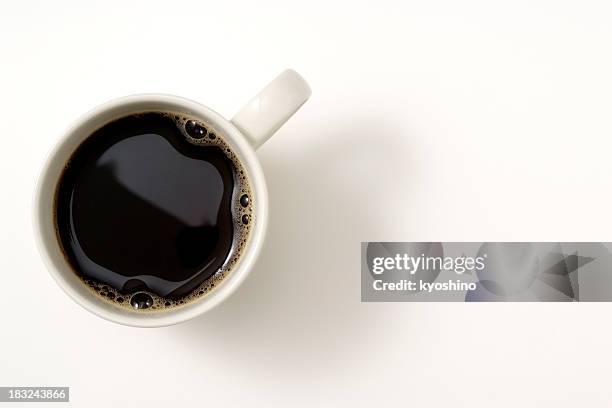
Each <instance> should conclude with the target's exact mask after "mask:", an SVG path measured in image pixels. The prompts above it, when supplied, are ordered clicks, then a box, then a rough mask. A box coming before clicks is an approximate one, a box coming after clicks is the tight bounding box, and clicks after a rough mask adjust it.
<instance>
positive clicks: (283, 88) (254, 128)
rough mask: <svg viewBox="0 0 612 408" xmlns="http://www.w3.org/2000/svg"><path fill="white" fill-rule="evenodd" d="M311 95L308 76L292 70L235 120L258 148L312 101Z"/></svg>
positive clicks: (283, 74) (260, 93)
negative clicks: (309, 100) (306, 79)
mask: <svg viewBox="0 0 612 408" xmlns="http://www.w3.org/2000/svg"><path fill="white" fill-rule="evenodd" d="M310 94H311V91H310V87H309V86H308V84H307V83H306V81H305V80H304V78H302V77H301V76H300V74H298V73H297V72H295V71H294V70H292V69H288V70H286V71H284V72H282V73H281V74H280V75H279V76H277V77H276V78H274V79H273V80H272V82H270V83H269V84H268V86H266V87H265V88H264V89H263V90H262V91H261V92H259V94H257V96H255V97H254V98H253V99H251V100H250V101H249V103H247V104H246V105H245V106H244V107H243V108H242V109H240V110H239V111H238V113H236V115H235V116H234V117H233V118H232V120H231V122H232V123H233V124H234V126H236V127H237V128H238V129H239V130H240V131H241V132H242V133H243V134H244V136H245V137H246V138H247V139H248V140H249V142H250V143H251V146H253V148H254V149H257V148H259V146H261V145H262V144H264V142H265V141H266V140H268V139H269V138H270V136H272V135H273V134H274V132H276V131H277V130H278V129H279V128H280V127H281V126H282V125H283V124H284V123H285V122H286V121H287V120H288V119H289V118H290V117H291V116H292V115H293V114H294V113H295V112H296V111H297V110H298V109H299V108H300V106H302V105H303V104H304V103H305V102H306V101H307V100H308V98H309V97H310Z"/></svg>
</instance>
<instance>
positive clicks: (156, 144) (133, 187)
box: [56, 112, 253, 309]
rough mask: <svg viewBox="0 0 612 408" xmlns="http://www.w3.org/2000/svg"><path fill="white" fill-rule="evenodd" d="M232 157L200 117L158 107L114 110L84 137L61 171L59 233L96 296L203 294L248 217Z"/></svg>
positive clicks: (242, 236)
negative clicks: (116, 115) (116, 114)
mask: <svg viewBox="0 0 612 408" xmlns="http://www.w3.org/2000/svg"><path fill="white" fill-rule="evenodd" d="M252 208H253V200H252V194H251V192H250V188H249V186H248V183H247V178H246V175H245V172H244V170H243V167H242V165H241V163H240V161H239V160H238V159H237V157H236V155H235V154H234V152H233V151H232V150H231V149H230V148H229V146H228V145H227V144H226V142H225V141H224V140H223V137H222V135H219V134H218V132H216V131H215V130H214V129H212V128H211V127H210V126H209V125H207V124H205V123H202V122H199V121H197V120H194V119H193V118H188V117H185V116H182V115H177V114H173V113H167V112H147V113H142V114H137V115H132V116H127V117H123V118H120V119H118V120H116V121H114V122H111V123H109V124H107V125H105V126H103V127H102V128H101V129H99V130H97V131H96V132H95V133H93V134H92V135H91V136H90V137H89V138H88V139H87V140H86V141H85V142H83V143H82V144H81V145H80V146H79V147H78V149H77V150H76V151H75V153H74V154H73V155H72V157H71V159H70V161H69V162H68V164H67V165H66V169H65V171H64V173H63V175H62V177H61V179H60V182H59V185H58V188H57V198H56V223H57V231H58V236H59V239H60V241H61V245H62V247H63V249H64V252H65V255H66V257H67V259H68V261H69V262H70V264H71V265H72V266H73V268H74V270H75V272H76V273H77V274H78V275H79V276H81V277H82V278H83V280H84V282H85V283H86V284H87V285H88V286H89V287H91V289H92V290H94V291H95V293H97V294H98V295H99V296H101V297H103V298H104V299H106V300H108V301H111V302H113V303H116V304H119V305H124V306H125V307H129V308H131V309H160V308H168V307H175V306H178V305H181V304H184V303H186V302H189V301H190V300H193V299H196V298H198V297H199V296H202V295H204V294H206V293H207V292H208V291H209V290H211V288H213V287H214V285H215V284H216V283H218V281H219V280H220V279H222V278H223V277H224V276H225V275H226V274H227V273H228V272H229V271H230V269H231V267H232V265H234V264H235V263H236V260H237V259H238V257H239V256H240V251H241V249H242V247H243V246H244V244H245V243H246V240H247V238H248V234H249V230H250V226H251V225H252V223H253V219H252V217H253V211H252Z"/></svg>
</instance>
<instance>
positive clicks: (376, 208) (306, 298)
mask: <svg viewBox="0 0 612 408" xmlns="http://www.w3.org/2000/svg"><path fill="white" fill-rule="evenodd" d="M367 115H368V114H364V115H362V116H358V115H355V113H353V114H351V115H347V117H345V118H342V117H341V118H339V119H338V117H336V118H335V119H334V118H324V119H329V121H326V120H319V121H317V122H316V123H317V124H316V125H315V126H312V127H309V129H302V130H300V129H298V130H295V129H293V130H292V131H291V132H292V134H291V135H280V137H287V136H289V137H291V138H295V139H297V140H302V139H300V138H310V139H313V143H311V144H306V143H300V144H299V149H298V147H297V146H296V149H294V150H292V149H291V148H287V149H286V151H285V152H283V154H280V153H277V152H273V151H271V150H266V149H262V151H260V152H259V153H260V158H261V161H262V166H263V167H264V172H265V174H266V178H267V183H268V189H269V196H270V211H269V215H270V218H269V226H268V234H267V238H266V243H265V244H264V247H263V249H262V252H261V254H260V258H259V260H258V261H257V264H256V265H255V267H254V269H253V270H252V271H251V274H250V276H249V277H248V278H247V280H246V281H245V282H244V283H243V285H242V286H241V287H240V288H239V289H238V290H237V291H236V293H234V294H233V295H232V296H231V297H230V298H229V299H227V300H226V301H225V302H224V303H223V304H221V305H219V306H217V307H216V308H215V309H213V310H211V311H210V312H208V313H206V314H205V315H204V316H201V317H199V318H197V319H195V320H193V321H190V322H187V323H184V324H181V325H178V326H175V327H173V328H172V335H173V336H177V337H178V338H179V339H180V340H181V341H183V342H184V343H185V346H186V347H192V348H193V349H194V354H195V355H197V354H198V350H200V351H201V350H214V351H215V354H216V355H218V356H219V357H220V358H222V359H223V360H224V361H225V362H227V363H228V364H231V363H237V364H241V366H242V367H244V368H245V371H247V372H248V371H249V370H250V369H253V370H258V372H259V371H261V370H264V369H274V370H284V371H282V372H286V373H288V372H291V373H294V374H299V373H301V375H307V373H309V372H319V373H320V370H321V369H325V368H326V367H328V368H331V367H333V366H336V365H340V364H341V365H344V366H345V367H346V366H347V363H349V362H352V363H353V364H359V357H360V356H363V355H367V354H368V351H369V349H370V348H371V347H374V346H375V345H376V344H377V343H376V342H373V341H371V340H372V338H373V337H375V336H378V333H377V331H378V330H377V325H378V324H379V322H380V321H381V319H383V312H384V304H376V303H361V299H360V294H361V281H360V273H361V272H360V264H361V257H360V243H361V241H374V240H381V239H382V240H384V239H385V237H384V235H383V232H384V223H385V222H387V223H388V222H389V220H390V219H391V220H392V219H393V217H392V216H391V215H390V214H389V205H388V203H389V202H390V201H389V200H392V198H391V197H389V196H388V194H389V193H390V192H393V191H396V190H397V189H405V188H408V189H410V186H411V180H410V179H406V175H409V174H411V175H414V174H415V172H414V171H413V170H415V169H413V168H410V166H411V165H412V164H411V163H413V161H412V160H410V157H409V156H410V149H409V141H408V140H407V138H406V137H403V135H402V133H401V132H402V131H401V128H399V127H397V126H393V123H392V122H390V121H389V120H388V118H384V117H372V116H367ZM370 115H372V114H371V113H370ZM356 117H358V118H360V119H359V120H355V119H354V118H356ZM312 135H316V138H313V137H312ZM317 140H318V141H319V142H318V143H317V142H316V141H317ZM321 140H324V142H321ZM295 145H298V144H297V143H296V144H295ZM398 170H401V174H397V171H398ZM411 177H414V176H411ZM398 180H401V183H399V182H398ZM395 208H397V206H395ZM405 209H406V211H407V212H409V211H410V203H406V206H405ZM387 239H388V238H387ZM386 318H387V319H388V318H391V316H387V317H386ZM234 360H235V361H234Z"/></svg>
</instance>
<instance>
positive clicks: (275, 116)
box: [34, 70, 310, 327]
mask: <svg viewBox="0 0 612 408" xmlns="http://www.w3.org/2000/svg"><path fill="white" fill-rule="evenodd" d="M309 97H310V88H309V87H308V84H307V83H306V81H304V79H303V78H302V77H301V76H300V75H299V74H298V73H297V72H295V71H293V70H286V71H284V72H283V73H282V74H280V75H279V76H278V77H277V78H275V79H274V80H273V81H272V82H271V83H270V84H268V86H267V87H266V88H264V89H263V90H262V91H261V92H260V93H259V94H258V95H257V96H256V97H255V98H253V99H252V100H251V101H250V102H249V103H248V104H247V105H246V106H245V107H243V108H242V109H241V110H240V111H239V112H238V113H237V114H236V116H234V118H233V119H232V120H227V119H225V118H223V117H222V116H221V115H219V114H218V113H216V112H214V111H212V110H211V109H209V108H207V107H206V106H203V105H200V104H199V103H197V102H193V101H191V100H188V99H184V98H181V97H178V96H171V95H162V94H142V95H133V96H127V97H123V98H119V99H115V100H113V101H110V102H107V103H105V104H103V105H101V106H98V107H97V108H95V109H93V110H91V111H90V112H88V113H86V114H85V115H84V116H83V117H81V118H80V119H79V120H77V121H76V123H74V124H73V125H72V126H71V127H70V128H69V129H68V130H67V131H66V132H65V133H64V135H63V136H62V138H61V140H60V141H59V143H58V144H57V145H56V146H55V147H54V149H53V150H52V151H51V153H50V154H49V157H48V159H47V161H46V162H45V164H44V166H43V169H42V171H41V174H40V177H39V180H38V185H37V188H36V192H35V198H34V235H35V239H36V242H37V245H38V249H39V251H40V254H41V256H42V259H43V260H44V263H45V264H46V266H47V269H48V270H49V272H50V273H51V275H52V276H53V278H54V279H55V281H56V282H57V283H58V285H59V286H60V287H61V288H62V289H63V290H64V291H65V292H66V293H67V294H68V295H69V296H70V297H72V298H73V299H74V300H75V301H76V302H77V303H78V304H80V305H81V306H83V307H84V308H85V309H87V310H89V311H90V312H92V313H94V314H96V315H98V316H100V317H103V318H105V319H107V320H110V321H113V322H117V323H121V324H124V325H129V326H138V327H158V326H167V325H171V324H176V323H180V322H183V321H186V320H189V319H192V318H194V317H196V316H198V315H200V314H202V313H204V312H206V311H207V310H210V309H211V308H212V307H214V306H215V305H217V304H219V303H220V302H221V301H223V300H224V299H226V298H227V297H228V296H229V295H230V294H231V293H232V292H234V291H235V290H236V288H237V287H238V286H239V285H240V283H241V282H243V281H244V279H245V278H246V276H247V275H248V273H249V272H250V271H251V269H252V267H253V264H254V263H255V260H256V258H257V256H258V254H259V251H260V249H261V247H262V244H263V240H264V236H265V231H266V224H267V218H268V197H267V190H266V183H265V179H264V175H263V172H262V170H261V166H260V164H259V160H258V159H257V156H256V155H255V149H257V148H258V147H259V146H261V145H262V144H263V143H264V142H265V141H266V140H267V139H268V138H269V137H270V136H272V134H274V132H276V131H277V130H278V128H280V127H281V126H282V125H283V123H285V122H286V121H287V120H288V119H289V118H290V117H291V116H292V115H293V114H294V113H295V112H296V111H297V110H298V109H299V108H300V106H302V104H304V102H306V100H308V98H309ZM145 111H170V112H179V113H185V114H186V115H189V116H192V117H195V118H198V119H201V120H202V121H204V122H207V123H210V124H211V125H212V127H213V128H216V129H217V130H218V131H220V132H221V133H222V135H223V136H224V137H225V141H226V142H227V143H228V144H229V145H230V147H231V148H232V149H233V151H234V152H235V153H236V155H237V156H238V158H239V160H240V162H241V163H242V165H243V166H244V168H245V170H246V173H247V176H248V178H249V184H250V186H251V188H252V194H253V203H254V220H255V222H254V224H253V226H252V230H251V236H250V239H249V241H248V243H247V244H246V247H245V248H244V252H243V253H242V254H241V256H240V258H239V261H238V262H239V264H238V265H237V266H236V267H235V268H234V269H233V270H232V271H231V272H230V273H229V274H228V276H227V277H225V278H224V279H223V281H222V282H221V283H220V284H219V285H217V286H216V287H215V288H214V289H213V290H212V291H210V292H209V293H207V294H206V295H204V296H203V297H201V298H200V299H197V300H194V301H191V302H189V303H188V304H186V305H183V306H180V307H177V308H173V309H168V310H161V311H137V310H134V311H131V310H127V309H124V308H120V307H119V306H116V305H113V304H111V303H110V302H106V301H104V300H102V299H100V298H98V297H96V296H95V295H94V294H93V293H92V291H90V290H89V289H88V288H87V287H86V285H85V284H84V282H83V281H82V280H81V279H80V278H79V277H78V276H77V275H76V273H75V272H74V271H73V269H72V267H71V266H70V264H69V263H68V261H67V260H66V258H65V255H64V253H63V251H62V248H61V245H60V242H59V238H58V234H57V230H56V222H55V215H54V207H55V204H54V203H55V194H56V188H57V184H58V181H59V179H60V176H61V175H62V172H63V170H64V168H65V166H66V163H67V161H68V159H69V158H70V157H71V155H72V154H73V152H74V151H75V150H76V148H77V147H78V146H79V145H80V144H81V143H82V142H83V141H84V140H85V139H86V138H87V137H89V136H90V135H91V134H92V133H93V132H94V131H96V130H97V129H99V128H100V127H102V126H103V125H105V124H107V123H109V122H111V121H113V120H115V119H118V118H120V117H122V116H126V115H130V114H134V113H139V112H145Z"/></svg>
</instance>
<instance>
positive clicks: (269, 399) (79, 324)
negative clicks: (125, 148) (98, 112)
mask: <svg viewBox="0 0 612 408" xmlns="http://www.w3.org/2000/svg"><path fill="white" fill-rule="evenodd" d="M86 3H87V4H86ZM611 20H612V8H611V6H610V3H609V2H608V1H603V0H602V1H599V2H595V1H563V0H561V1H560V0H557V1H552V0H551V1H541V0H535V1H534V0H519V1H512V2H501V1H485V0H483V1H474V0H471V1H461V2H456V1H451V0H449V1H440V0H434V1H405V2H386V1H380V0H379V1H376V2H359V1H350V2H333V1H326V2H321V3H314V2H312V1H301V2H294V3H290V2H287V1H278V2H271V1H256V2H247V1H245V2H235V1H216V2H204V1H197V2H196V1H194V2H186V1H169V0H167V1H164V2H155V1H142V2H129V1H121V2H114V1H104V2H102V1H101V2H82V1H74V2H71V1H52V2H51V1H40V2H31V1H16V0H15V1H7V2H4V3H3V4H2V6H1V7H0V115H1V116H0V137H1V138H2V139H1V143H2V147H1V148H0V188H1V189H2V195H1V203H0V222H1V223H0V225H1V226H2V234H1V235H0V239H1V242H0V251H2V252H1V256H0V274H1V275H0V285H1V286H0V319H1V326H0V330H1V332H0V333H1V338H0V385H5V386H8V385H32V386H36V385H39V386H40V385H66V386H70V387H71V404H70V405H71V406H77V407H114V406H131V407H147V408H154V407H162V406H195V405H196V403H197V404H199V406H216V407H226V406H230V407H231V406H236V407H244V406H261V407H286V406H298V407H302V406H303V407H313V406H351V407H361V406H363V407H372V406H414V407H448V406H453V407H491V406H499V407H516V406H521V407H541V406H550V407H553V406H554V407H575V406H589V407H603V406H609V404H610V403H611V401H612V390H611V389H610V382H609V379H610V367H611V366H612V330H611V329H610V315H611V313H612V306H611V305H610V304H586V303H583V304H543V303H542V304H460V303H457V304H434V303H431V304H410V303H405V304H367V303H360V293H359V291H360V290H359V288H360V285H359V263H360V258H359V243H360V242H361V241H366V240H367V241H375V240H386V241H394V240H397V241H427V240H434V241H445V240H473V241H492V240H504V241H507V240H520V241H538V240H550V241H576V240H586V241H604V240H608V241H609V240H611V239H612V214H611V211H610V210H611V208H612V194H611V187H612V186H611V182H610V180H611V178H610V175H611V173H612V160H610V149H611V148H612V142H611V138H610V136H611V135H612V121H611V120H610V111H611V108H612V75H611V73H612V54H611V52H610V51H611V49H612V48H611V45H612V28H611V25H610V21H611ZM287 67H292V68H294V69H296V70H297V71H299V72H300V73H301V74H302V75H303V76H304V77H305V78H306V79H307V80H308V81H309V82H310V85H311V87H312V89H313V96H312V98H311V100H310V101H309V102H308V103H307V104H306V105H305V106H304V108H303V110H301V111H300V112H299V113H298V114H297V115H296V116H295V117H294V118H293V119H291V120H290V122H288V123H287V124H286V126H284V127H283V128H282V129H281V130H280V131H279V132H278V134H277V135H276V136H275V137H274V138H273V139H271V140H270V141H269V142H268V143H267V144H266V145H265V146H264V147H262V148H261V149H260V151H259V152H258V154H259V157H260V159H261V162H262V165H263V168H264V170H265V173H266V175H267V180H268V187H269V192H270V201H271V208H270V211H271V212H270V215H271V217H270V228H269V235H268V240H267V241H266V244H265V247H264V249H263V253H262V256H261V258H260V261H259V263H258V264H257V266H256V268H255V269H254V270H253V272H252V274H251V275H250V277H249V279H248V280H247V281H246V283H245V284H244V285H243V286H242V287H241V288H240V289H239V291H238V292H237V293H236V294H235V295H234V296H233V297H232V298H231V299H230V300H228V301H227V302H226V303H224V304H223V305H221V306H219V307H218V308H217V309H215V310H213V311H211V312H210V313H209V314H207V315H205V316H203V317H201V318H198V319H196V320H194V321H192V322H189V323H185V324H182V325H179V326H175V327H169V328H163V329H152V330H151V329H149V330H147V329H134V328H127V327H122V326H119V325H116V324H112V323H108V322H106V321H103V320H101V319H99V318H97V317H95V316H93V315H90V314H89V313H88V312H86V311H84V310H82V309H81V308H80V307H78V306H77V305H76V304H75V303H74V302H73V301H72V300H70V299H68V298H67V297H66V296H65V295H64V294H63V293H62V292H61V291H60V289H59V288H58V287H57V286H56V285H55V283H54V282H53V281H52V280H51V278H50V276H49V275H48V274H47V272H46V271H45V270H44V267H43V265H42V263H41V261H40V259H39V257H38V254H37V252H36V249H35V247H34V243H33V239H32V233H31V216H30V215H31V212H30V204H31V196H32V191H33V188H34V183H35V179H36V177H37V173H38V170H39V168H40V166H41V164H42V161H43V160H44V157H45V154H46V152H47V151H48V150H49V149H50V148H51V147H52V145H53V144H54V142H55V141H56V140H57V139H58V137H59V135H60V134H61V132H62V131H63V129H64V128H65V127H66V126H67V125H68V124H69V123H70V122H71V121H72V120H74V119H76V118H77V117H78V116H79V115H80V114H82V113H84V112H85V111H87V110H88V109H90V108H92V107H93V106H95V105H97V104H99V103H102V102H104V101H106V100H108V99H111V98H114V97H118V96H122V95H126V94H132V93H139V92H165V93H172V94H178V95H181V96H185V97H188V98H192V99H195V100H198V101H200V102H202V103H204V104H206V105H208V106H210V107H212V108H213V109H215V110H217V111H218V112H220V113H222V114H223V115H225V116H227V117H231V115H232V114H233V113H234V112H236V111H237V110H238V109H239V108H240V106H241V105H242V104H243V103H244V102H246V101H247V100H248V99H249V98H250V97H251V96H252V95H253V94H255V93H256V92H257V91H258V90H259V88H261V87H262V86H263V85H265V83H267V81H269V80H270V79H272V78H273V77H274V76H275V75H276V74H278V73H279V72H280V71H281V70H282V69H284V68H287ZM167 404H172V405H167ZM0 406H4V405H2V404H0ZM37 406H39V405H37ZM53 406H58V405H53Z"/></svg>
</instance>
